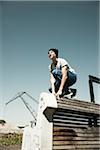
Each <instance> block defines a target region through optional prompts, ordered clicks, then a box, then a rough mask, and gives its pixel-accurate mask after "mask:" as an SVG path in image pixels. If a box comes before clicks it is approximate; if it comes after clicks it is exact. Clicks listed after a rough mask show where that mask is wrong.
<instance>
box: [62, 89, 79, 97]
mask: <svg viewBox="0 0 100 150" xmlns="http://www.w3.org/2000/svg"><path fill="white" fill-rule="evenodd" d="M76 91H77V90H76V89H72V88H70V89H68V91H66V93H64V95H63V97H66V98H73V97H74V96H76Z"/></svg>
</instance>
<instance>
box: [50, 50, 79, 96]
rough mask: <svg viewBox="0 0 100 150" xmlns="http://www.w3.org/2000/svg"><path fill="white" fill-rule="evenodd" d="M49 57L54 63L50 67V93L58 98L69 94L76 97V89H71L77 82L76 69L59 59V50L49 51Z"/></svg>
mask: <svg viewBox="0 0 100 150" xmlns="http://www.w3.org/2000/svg"><path fill="white" fill-rule="evenodd" d="M48 57H49V59H50V60H51V61H52V63H51V64H50V66H49V69H50V81H51V88H50V89H49V91H50V92H51V93H53V94H55V96H56V97H58V98H59V97H62V96H64V95H68V94H71V95H72V96H71V97H73V96H75V94H76V89H69V87H70V86H72V85H73V84H74V83H75V82H76V80H77V75H76V73H75V71H74V69H72V68H71V66H70V65H69V63H68V62H67V61H66V60H65V59H63V58H58V49H55V48H51V49H49V51H48Z"/></svg>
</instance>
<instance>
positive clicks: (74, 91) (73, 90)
mask: <svg viewBox="0 0 100 150" xmlns="http://www.w3.org/2000/svg"><path fill="white" fill-rule="evenodd" d="M70 90H71V92H72V93H73V94H72V95H71V98H73V97H74V96H76V92H77V90H76V89H70Z"/></svg>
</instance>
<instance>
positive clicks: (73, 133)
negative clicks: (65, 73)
mask: <svg viewBox="0 0 100 150" xmlns="http://www.w3.org/2000/svg"><path fill="white" fill-rule="evenodd" d="M57 104H58V108H57V109H56V111H55V113H54V114H53V150H99V149H100V135H99V130H100V129H99V126H100V106H99V105H98V104H94V103H89V102H83V101H77V100H69V99H65V98H63V99H59V100H57Z"/></svg>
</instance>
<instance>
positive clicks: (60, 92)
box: [55, 90, 62, 99]
mask: <svg viewBox="0 0 100 150" xmlns="http://www.w3.org/2000/svg"><path fill="white" fill-rule="evenodd" d="M61 94H62V90H58V92H57V93H56V94H55V96H56V97H57V98H58V99H59V98H60V97H59V96H60V95H61Z"/></svg>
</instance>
